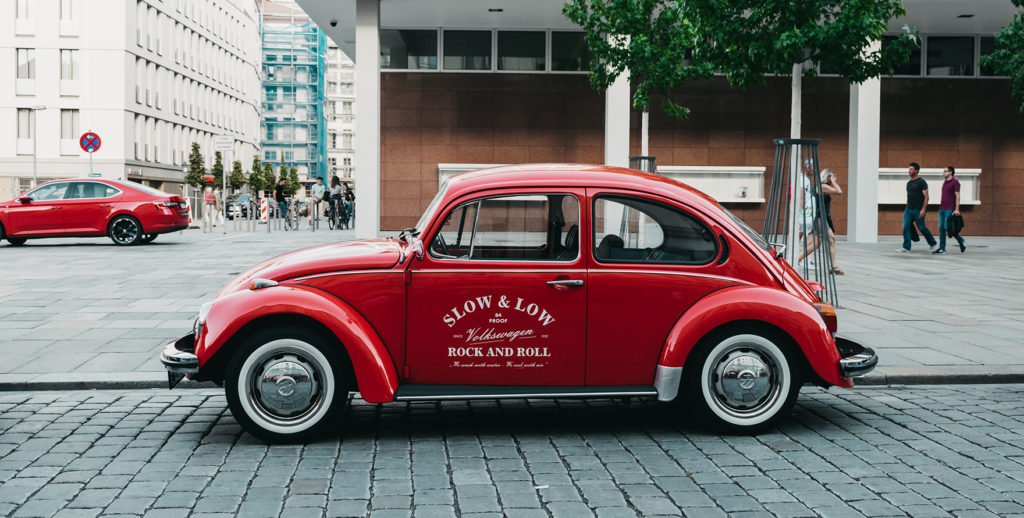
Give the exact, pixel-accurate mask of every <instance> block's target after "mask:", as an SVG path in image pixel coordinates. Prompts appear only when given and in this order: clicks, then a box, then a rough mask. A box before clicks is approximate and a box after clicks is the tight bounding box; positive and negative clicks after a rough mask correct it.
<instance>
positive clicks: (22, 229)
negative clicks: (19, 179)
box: [8, 182, 71, 236]
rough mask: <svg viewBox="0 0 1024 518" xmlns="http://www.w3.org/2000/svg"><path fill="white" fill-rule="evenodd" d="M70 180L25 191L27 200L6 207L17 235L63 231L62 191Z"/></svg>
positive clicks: (65, 190)
mask: <svg viewBox="0 0 1024 518" xmlns="http://www.w3.org/2000/svg"><path fill="white" fill-rule="evenodd" d="M70 184H71V182H53V183H48V184H45V185H40V186H39V187H37V188H35V189H33V190H32V191H29V192H27V193H25V195H26V196H28V197H29V198H31V199H30V200H29V201H28V202H18V201H17V200H16V201H15V203H12V204H11V206H10V207H9V209H8V215H9V218H10V221H11V228H10V229H8V233H10V234H17V235H19V236H31V235H46V234H60V233H61V232H63V231H64V214H63V208H64V200H63V198H64V193H65V192H67V189H68V186H69V185H70Z"/></svg>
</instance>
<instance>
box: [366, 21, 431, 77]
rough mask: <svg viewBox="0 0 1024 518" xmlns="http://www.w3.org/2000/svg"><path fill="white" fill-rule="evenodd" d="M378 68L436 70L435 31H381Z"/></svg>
mask: <svg viewBox="0 0 1024 518" xmlns="http://www.w3.org/2000/svg"><path fill="white" fill-rule="evenodd" d="M380 68H382V69H391V70H437V31H436V30H415V31H414V30H398V29H381V31H380Z"/></svg>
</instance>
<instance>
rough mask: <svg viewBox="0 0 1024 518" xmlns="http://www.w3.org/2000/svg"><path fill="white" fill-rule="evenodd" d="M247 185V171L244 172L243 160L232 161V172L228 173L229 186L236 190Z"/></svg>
mask: <svg viewBox="0 0 1024 518" xmlns="http://www.w3.org/2000/svg"><path fill="white" fill-rule="evenodd" d="M243 185H245V173H244V172H242V161H241V160H235V161H234V162H232V163H231V174H230V175H228V187H231V188H232V189H234V190H235V191H237V190H239V189H241V188H242V186H243Z"/></svg>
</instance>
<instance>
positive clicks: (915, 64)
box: [882, 36, 921, 76]
mask: <svg viewBox="0 0 1024 518" xmlns="http://www.w3.org/2000/svg"><path fill="white" fill-rule="evenodd" d="M893 41H896V36H882V47H883V48H884V47H886V46H887V45H889V44H890V43H892V42H893ZM893 75H897V76H919V75H921V48H920V47H918V48H916V49H914V50H912V51H910V60H909V61H907V62H906V63H903V64H901V65H896V66H895V67H893Z"/></svg>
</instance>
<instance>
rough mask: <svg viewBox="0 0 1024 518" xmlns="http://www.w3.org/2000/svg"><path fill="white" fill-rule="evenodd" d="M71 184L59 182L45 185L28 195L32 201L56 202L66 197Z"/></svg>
mask: <svg viewBox="0 0 1024 518" xmlns="http://www.w3.org/2000/svg"><path fill="white" fill-rule="evenodd" d="M69 184H70V182H57V183H51V184H47V185H44V186H42V187H39V188H38V189H36V190H34V191H32V192H30V193H28V196H29V197H31V198H32V201H56V200H59V199H61V198H63V197H64V193H65V192H66V191H67V190H68V185H69Z"/></svg>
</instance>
